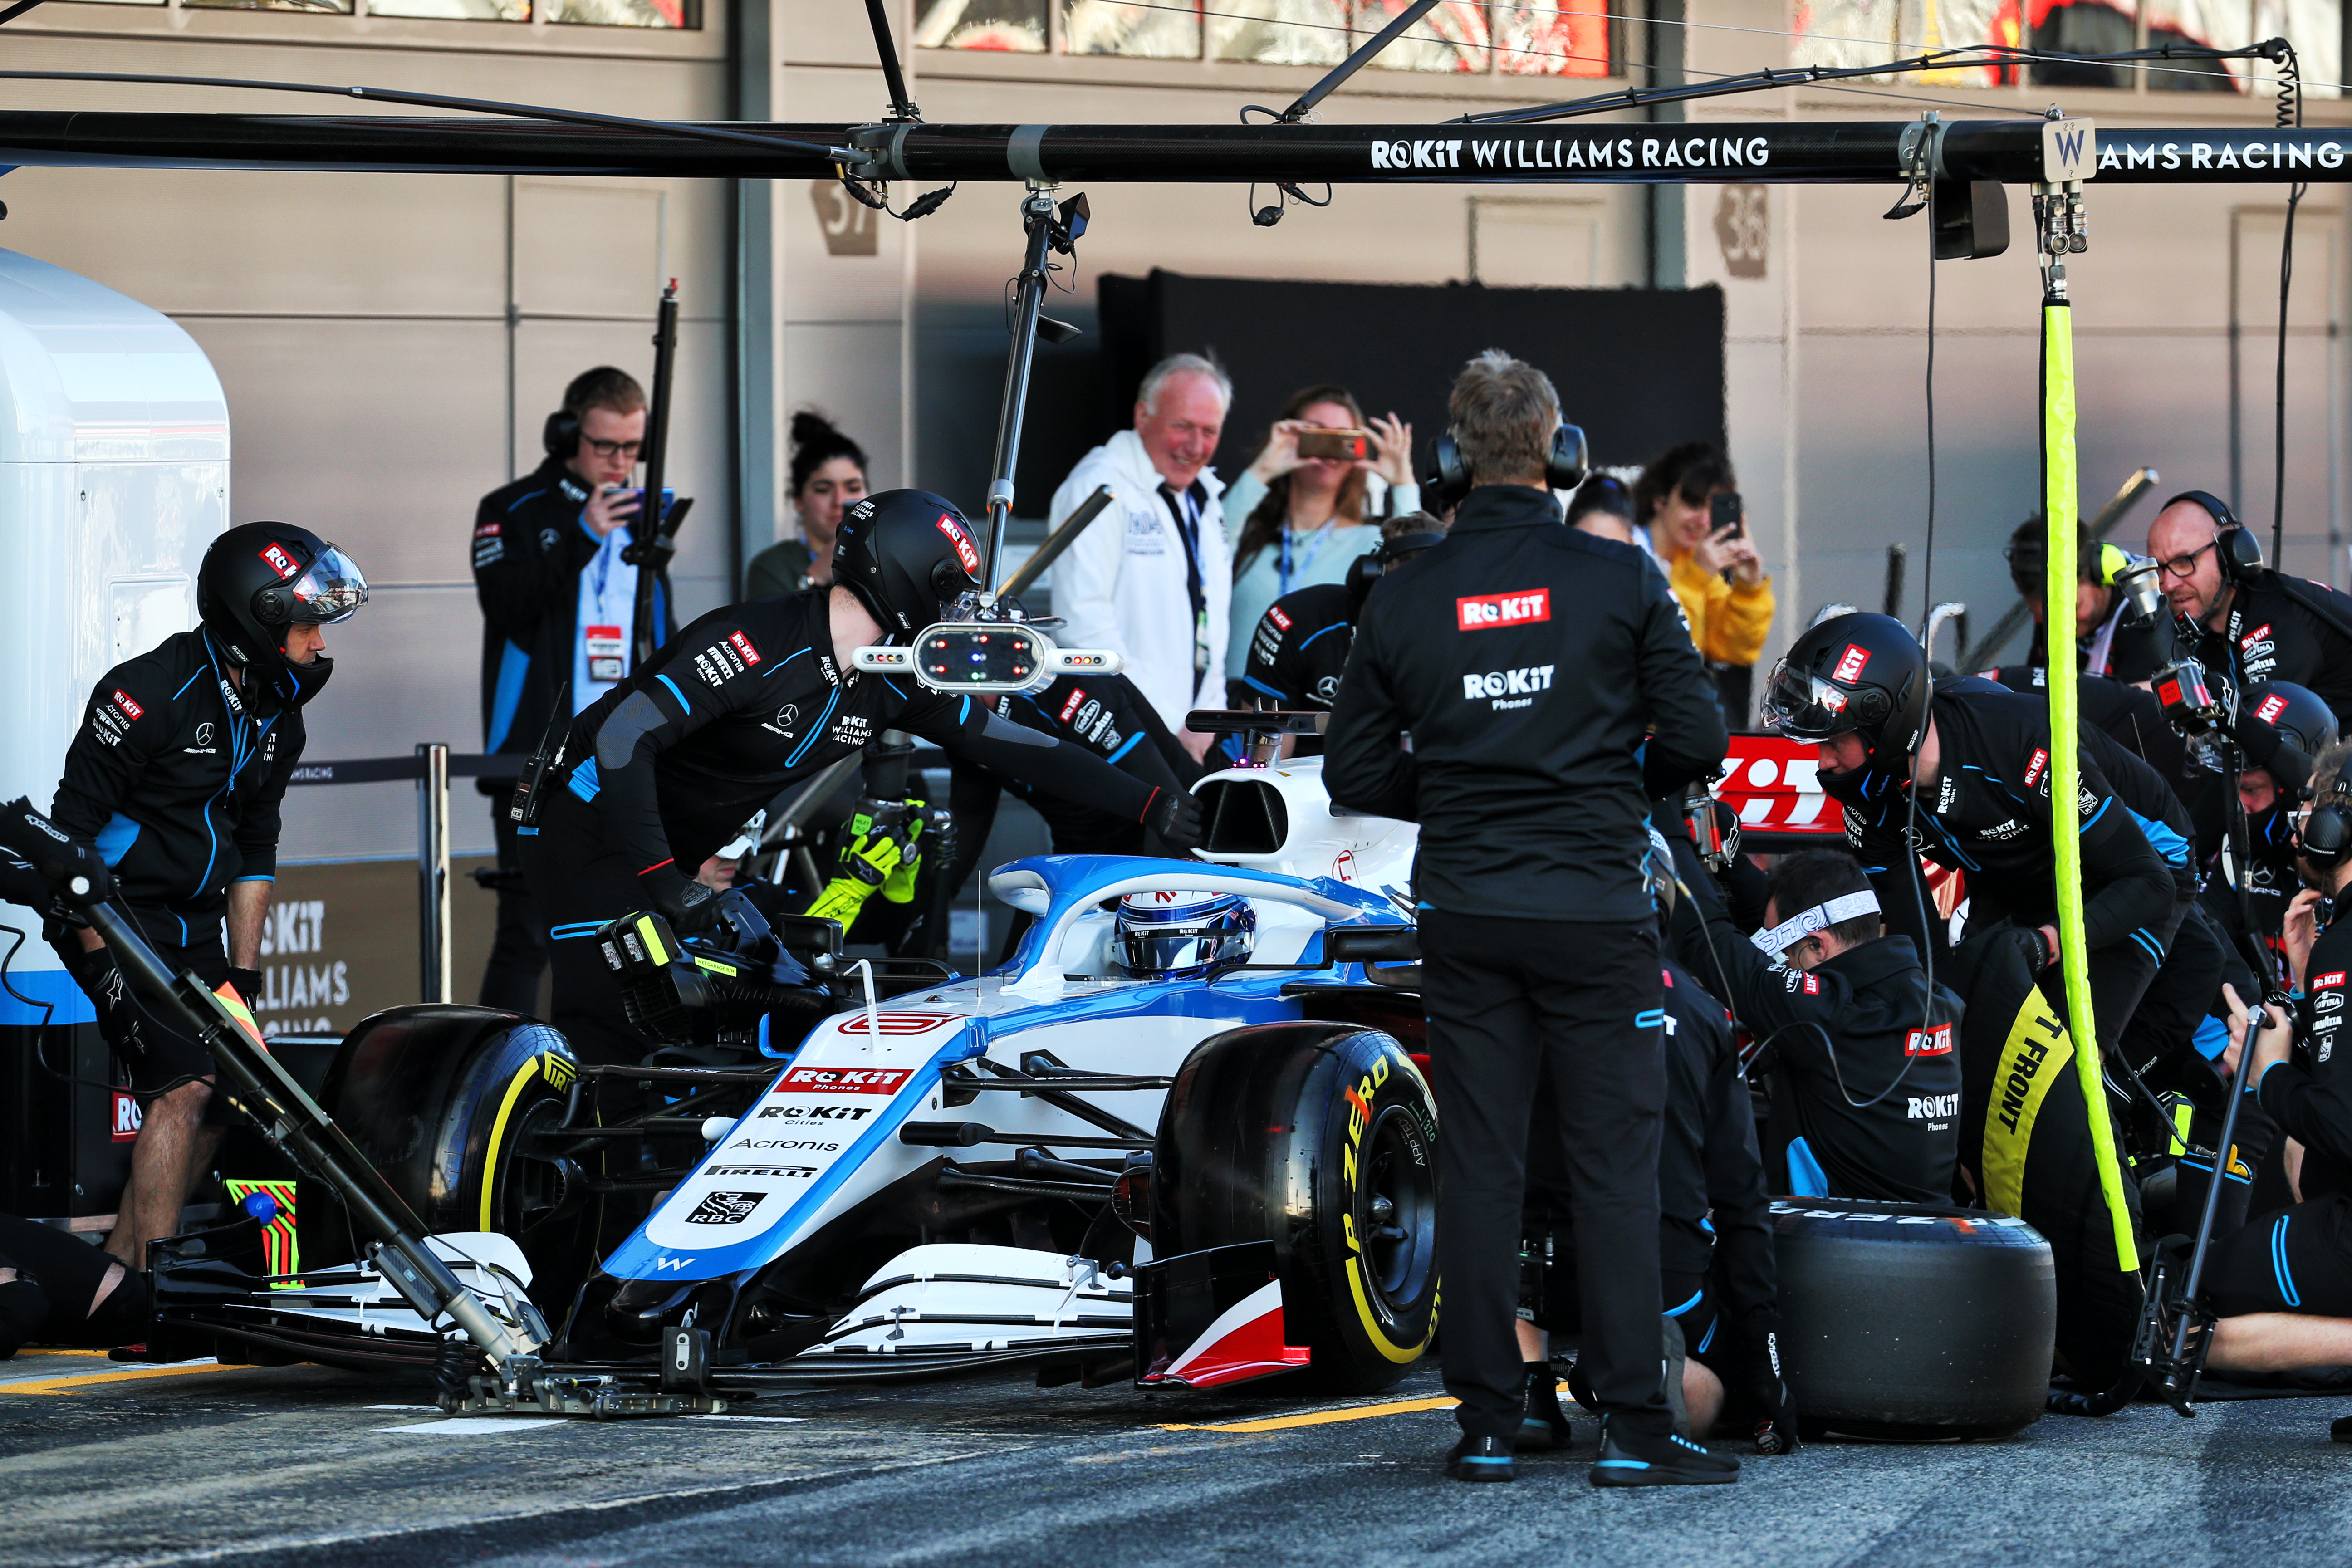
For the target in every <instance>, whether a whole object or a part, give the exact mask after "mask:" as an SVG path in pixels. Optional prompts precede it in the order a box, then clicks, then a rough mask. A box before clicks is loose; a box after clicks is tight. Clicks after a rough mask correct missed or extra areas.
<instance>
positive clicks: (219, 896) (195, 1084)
mask: <svg viewBox="0 0 2352 1568" xmlns="http://www.w3.org/2000/svg"><path fill="white" fill-rule="evenodd" d="M366 602H367V582H366V580H365V579H364V578H362V576H361V575H360V571H359V568H358V567H357V566H355V565H353V564H352V562H351V561H350V559H349V558H348V557H346V556H345V555H344V554H343V553H342V552H341V551H339V550H337V549H336V548H335V547H334V546H333V545H331V544H329V543H327V542H325V541H323V540H321V539H320V538H319V536H318V535H316V534H314V533H311V532H310V531H308V530H307V529H300V528H296V527H293V526H291V525H290V524H288V523H282V522H250V523H247V524H246V525H244V526H243V527H241V528H233V529H230V530H229V531H227V532H226V533H224V534H222V535H221V536H220V537H219V538H217V539H215V540H214V541H213V542H212V547H211V548H210V549H208V550H207V551H205V559H204V564H203V565H202V566H201V567H200V568H199V569H198V571H197V574H196V613H197V616H198V617H199V619H200V621H201V624H200V625H199V626H197V628H196V629H195V630H194V631H188V632H179V633H176V634H174V635H173V636H172V637H166V638H164V639H163V642H162V643H161V644H160V645H158V646H157V647H154V648H153V649H152V650H150V651H149V652H147V653H144V654H142V655H140V656H139V657H138V658H134V659H131V660H128V661H127V662H125V663H122V664H119V665H116V666H115V667H114V668H112V669H110V670H108V671H107V672H106V675H105V677H104V678H103V679H100V681H99V683H98V687H97V689H96V690H94V691H93V692H91V694H90V699H89V707H88V708H86V709H85V710H83V713H82V722H81V728H80V729H79V731H76V732H75V735H74V738H73V742H72V744H70V745H69V746H68V747H67V749H66V765H65V774H64V776H63V777H62V778H61V779H59V780H58V793H57V799H56V801H55V803H54V804H53V805H51V806H50V808H49V817H50V820H51V821H53V822H55V823H56V824H57V825H58V826H59V827H62V828H64V829H65V830H66V831H67V832H68V833H70V834H72V835H73V836H74V837H77V838H82V839H86V840H88V841H89V842H91V843H93V844H95V845H97V847H98V850H99V853H100V855H101V856H102V857H103V858H105V860H106V862H107V864H108V865H110V866H111V867H113V868H114V878H115V886H116V889H117V891H118V895H119V896H118V897H117V899H116V900H115V907H116V908H117V909H118V910H120V911H121V913H122V914H123V915H125V916H126V917H127V918H128V919H129V921H131V924H132V925H134V926H136V927H137V928H138V930H139V931H140V934H141V935H142V936H144V937H145V938H146V939H147V942H148V943H149V945H150V946H152V947H153V948H154V950H155V952H156V956H157V957H159V958H161V959H162V960H163V966H164V967H165V968H166V969H168V970H170V971H171V972H172V973H174V974H177V973H183V972H184V971H187V970H194V972H195V973H196V976H197V978H199V979H201V980H202V981H204V983H205V984H207V985H210V986H213V987H215V988H217V987H218V986H220V985H221V984H224V983H228V984H235V985H236V989H237V992H238V994H240V995H242V996H243V997H245V998H246V1000H247V1002H248V1003H251V1002H254V1001H257V1000H258V998H259V994H260V989H261V976H260V975H259V974H258V973H256V972H255V965H256V964H257V963H259V962H260V953H261V928H262V923H263V920H264V917H265V915H266V914H267V912H268V908H269V889H270V886H271V883H272V882H273V881H274V880H275V879H276V877H277V874H278V807H279V803H280V802H281V801H282V800H283V798H284V796H285V794H286V783H287V781H288V780H289V778H291V777H292V776H293V773H294V765H295V763H297V762H299V760H300V759H301V756H302V744H303V727H302V707H303V705H304V704H305V703H307V702H309V701H310V700H311V699H312V698H314V697H316V696H317V695H318V694H319V691H320V689H321V688H322V687H324V686H325V685H326V683H327V678H328V676H329V675H330V674H331V672H332V671H333V668H334V664H333V661H332V660H331V659H329V658H327V657H326V655H325V647H326V638H325V637H324V636H323V635H322V634H321V633H320V629H319V628H320V626H329V625H332V624H333V623H335V622H337V621H341V620H343V619H345V618H346V617H348V616H351V615H352V612H353V611H355V610H357V609H358V608H359V607H360V605H362V604H364V603H366ZM224 920H226V929H227V946H226V950H224V949H223V946H222V927H223V922H224ZM49 935H50V941H51V942H52V944H53V945H55V946H56V948H57V950H58V957H59V958H60V959H61V960H63V961H64V963H65V966H66V969H67V971H68V973H71V974H72V975H73V977H74V979H75V981H76V982H77V983H79V984H80V986H81V988H82V989H83V990H84V991H85V992H87V993H89V998H90V1000H91V1002H92V1003H94V1004H95V1005H96V1006H97V1008H98V1024H99V1029H100V1032H101V1033H102V1034H103V1035H104V1036H105V1037H106V1042H107V1045H108V1046H109V1047H110V1048H111V1050H112V1051H113V1053H114V1056H115V1058H116V1059H117V1060H119V1061H121V1063H122V1064H123V1065H124V1066H125V1067H126V1068H129V1069H130V1072H131V1087H132V1089H133V1090H134V1092H136V1093H137V1095H138V1096H139V1099H140V1100H141V1102H142V1107H143V1116H142V1122H141V1125H140V1131H139V1141H138V1142H137V1143H136V1144H135V1145H133V1147H132V1148H131V1181H130V1184H129V1186H128V1187H126V1188H125V1189H124V1192H123V1194H122V1203H121V1209H120V1211H119V1212H118V1214H117V1215H116V1218H115V1225H114V1233H113V1234H112V1235H111V1236H110V1237H108V1238H107V1242H106V1250H107V1251H108V1253H110V1255H112V1256H113V1257H114V1258H116V1259H118V1260H119V1261H121V1263H123V1264H124V1265H125V1266H127V1267H129V1268H134V1269H137V1268H145V1267H146V1256H147V1244H148V1243H149V1242H150V1241H153V1240H155V1239H157V1238H158V1237H169V1236H176V1235H177V1234H179V1228H180V1209H181V1206H182V1205H183V1204H184V1203H185V1202H186V1200H187V1192H188V1184H189V1183H190V1182H191V1181H193V1180H194V1177H195V1174H196V1172H197V1171H198V1170H200V1169H201V1168H202V1166H203V1163H204V1162H205V1161H206V1160H208V1159H209V1158H210V1157H211V1155H212V1152H213V1151H214V1150H215V1149H216V1148H218V1147H219V1145H220V1137H221V1127H222V1126H223V1125H224V1124H225V1122H226V1105H225V1103H224V1102H221V1101H216V1100H215V1099H214V1097H213V1092H212V1077H213V1062H212V1057H211V1055H210V1054H209V1053H208V1052H206V1051H205V1049H204V1047H203V1046H202V1045H201V1044H200V1043H199V1042H198V1041H197V1040H196V1039H195V1038H194V1037H193V1036H189V1035H186V1034H184V1033H182V1032H181V1031H180V1030H179V1029H178V1028H176V1027H174V1026H170V1025H168V1024H166V1023H165V1022H163V1020H161V1019H159V1018H157V1017H156V1016H153V1015H152V1014H150V1013H148V1012H146V1011H145V1010H144V1009H142V1007H141V1006H140V1005H139V1004H138V1003H137V1002H136V1001H135V1000H134V999H133V998H131V996H130V994H128V993H127V992H126V990H125V989H124V984H123V979H122V973H121V970H119V969H118V968H117V967H116V965H115V962H114V958H113V955H112V954H111V953H110V952H107V950H106V944H105V943H104V942H101V941H100V940H99V935H98V933H97V932H96V931H91V930H90V929H89V927H87V926H84V925H80V924H78V923H74V924H68V923H65V922H53V929H52V930H51V931H50V933H49Z"/></svg>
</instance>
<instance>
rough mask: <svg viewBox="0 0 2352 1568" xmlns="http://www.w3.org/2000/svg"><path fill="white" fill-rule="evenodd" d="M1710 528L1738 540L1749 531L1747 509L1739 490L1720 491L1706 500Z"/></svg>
mask: <svg viewBox="0 0 2352 1568" xmlns="http://www.w3.org/2000/svg"><path fill="white" fill-rule="evenodd" d="M1706 510H1707V521H1708V526H1709V527H1710V528H1711V529H1713V531H1715V532H1717V533H1719V534H1728V535H1730V536H1731V537H1732V538H1734V539H1737V538H1738V537H1739V536H1740V535H1741V534H1743V533H1745V532H1747V531H1748V517H1747V508H1746V507H1745V506H1744V505H1743V504H1742V503H1741V501H1740V500H1739V492H1738V490H1718V491H1717V493H1715V494H1714V495H1711V496H1709V497H1707V498H1706Z"/></svg>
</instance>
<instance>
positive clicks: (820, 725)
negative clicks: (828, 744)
mask: <svg viewBox="0 0 2352 1568" xmlns="http://www.w3.org/2000/svg"><path fill="white" fill-rule="evenodd" d="M840 705H841V689H840V688H839V687H835V688H834V690H833V695H832V696H830V697H828V698H826V699H825V700H824V712H822V713H820V714H818V715H817V716H816V722H815V723H814V724H812V725H810V726H809V732H808V738H807V739H805V740H803V742H801V743H800V744H799V745H797V746H795V747H793V754H792V755H791V756H789V757H786V758H785V759H784V766H785V767H787V768H793V767H798V766H799V765H800V760H801V759H802V758H803V757H805V756H807V755H808V751H809V748H810V747H811V746H814V745H815V744H816V742H817V737H818V736H820V735H822V734H824V726H825V721H827V720H829V719H831V718H832V717H833V710H835V708H837V707H839V706H840Z"/></svg>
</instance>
